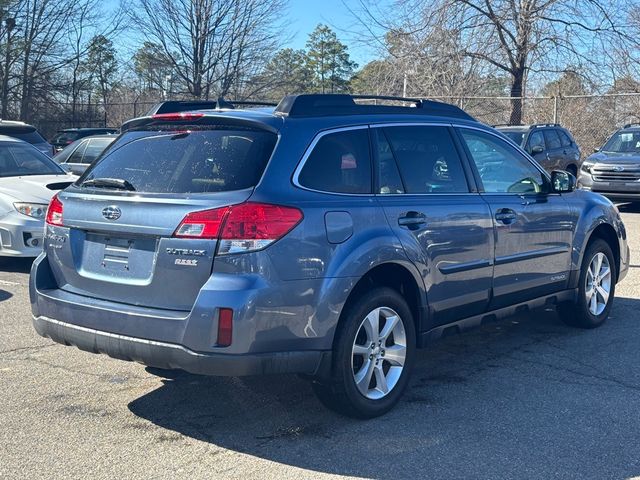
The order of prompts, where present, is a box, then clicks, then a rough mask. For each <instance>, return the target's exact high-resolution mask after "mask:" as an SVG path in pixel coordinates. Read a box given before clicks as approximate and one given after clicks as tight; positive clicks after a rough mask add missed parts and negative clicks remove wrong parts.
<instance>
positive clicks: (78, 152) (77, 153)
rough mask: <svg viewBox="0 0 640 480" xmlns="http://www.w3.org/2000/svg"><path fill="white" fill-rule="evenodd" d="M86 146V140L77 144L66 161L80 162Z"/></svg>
mask: <svg viewBox="0 0 640 480" xmlns="http://www.w3.org/2000/svg"><path fill="white" fill-rule="evenodd" d="M86 148H87V142H86V141H84V142H81V143H80V145H78V148H76V149H75V150H74V152H73V153H72V154H71V155H69V158H68V159H67V162H66V163H82V156H83V155H84V151H85V149H86Z"/></svg>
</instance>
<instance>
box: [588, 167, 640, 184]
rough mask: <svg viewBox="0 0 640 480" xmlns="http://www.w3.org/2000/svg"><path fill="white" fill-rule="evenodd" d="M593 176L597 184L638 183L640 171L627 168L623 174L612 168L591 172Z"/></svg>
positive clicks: (635, 168) (596, 169)
mask: <svg viewBox="0 0 640 480" xmlns="http://www.w3.org/2000/svg"><path fill="white" fill-rule="evenodd" d="M591 175H592V176H593V179H594V180H595V181H596V182H636V181H639V180H640V169H639V168H638V167H632V168H629V167H627V168H625V169H624V170H622V171H621V172H616V171H614V170H613V168H611V167H609V168H602V167H601V168H594V169H593V170H591Z"/></svg>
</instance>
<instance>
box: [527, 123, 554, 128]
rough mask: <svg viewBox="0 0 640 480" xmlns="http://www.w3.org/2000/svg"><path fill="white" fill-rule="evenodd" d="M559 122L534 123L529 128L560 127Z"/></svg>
mask: <svg viewBox="0 0 640 480" xmlns="http://www.w3.org/2000/svg"><path fill="white" fill-rule="evenodd" d="M560 126H561V125H560V124H559V123H532V124H531V125H529V128H542V127H560Z"/></svg>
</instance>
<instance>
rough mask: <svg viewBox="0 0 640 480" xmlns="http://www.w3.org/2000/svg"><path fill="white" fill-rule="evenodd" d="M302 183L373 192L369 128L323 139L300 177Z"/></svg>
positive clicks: (328, 189)
mask: <svg viewBox="0 0 640 480" xmlns="http://www.w3.org/2000/svg"><path fill="white" fill-rule="evenodd" d="M298 181H299V183H300V185H302V186H304V187H307V188H312V189H314V190H320V191H323V192H336V193H371V159H370V152H369V132H368V129H367V128H360V129H357V130H346V131H344V132H336V133H329V134H327V135H325V136H323V137H321V138H320V140H319V141H318V143H317V144H316V146H315V147H314V149H313V151H312V152H311V155H309V157H308V158H307V161H306V162H305V164H304V167H303V168H302V171H301V172H300V175H299V177H298Z"/></svg>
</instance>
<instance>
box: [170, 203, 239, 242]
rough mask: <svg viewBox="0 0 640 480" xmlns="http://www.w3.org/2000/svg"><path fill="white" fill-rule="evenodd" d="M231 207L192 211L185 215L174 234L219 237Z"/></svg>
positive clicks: (179, 235)
mask: <svg viewBox="0 0 640 480" xmlns="http://www.w3.org/2000/svg"><path fill="white" fill-rule="evenodd" d="M228 211H229V207H222V208H214V209H213V210H202V211H200V212H191V213H189V214H187V216H186V217H184V220H182V223H181V224H180V226H179V227H178V229H177V230H176V231H175V233H174V234H173V236H174V237H187V238H218V234H219V233H220V226H221V225H222V222H223V221H224V218H225V216H226V215H227V212H228Z"/></svg>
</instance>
